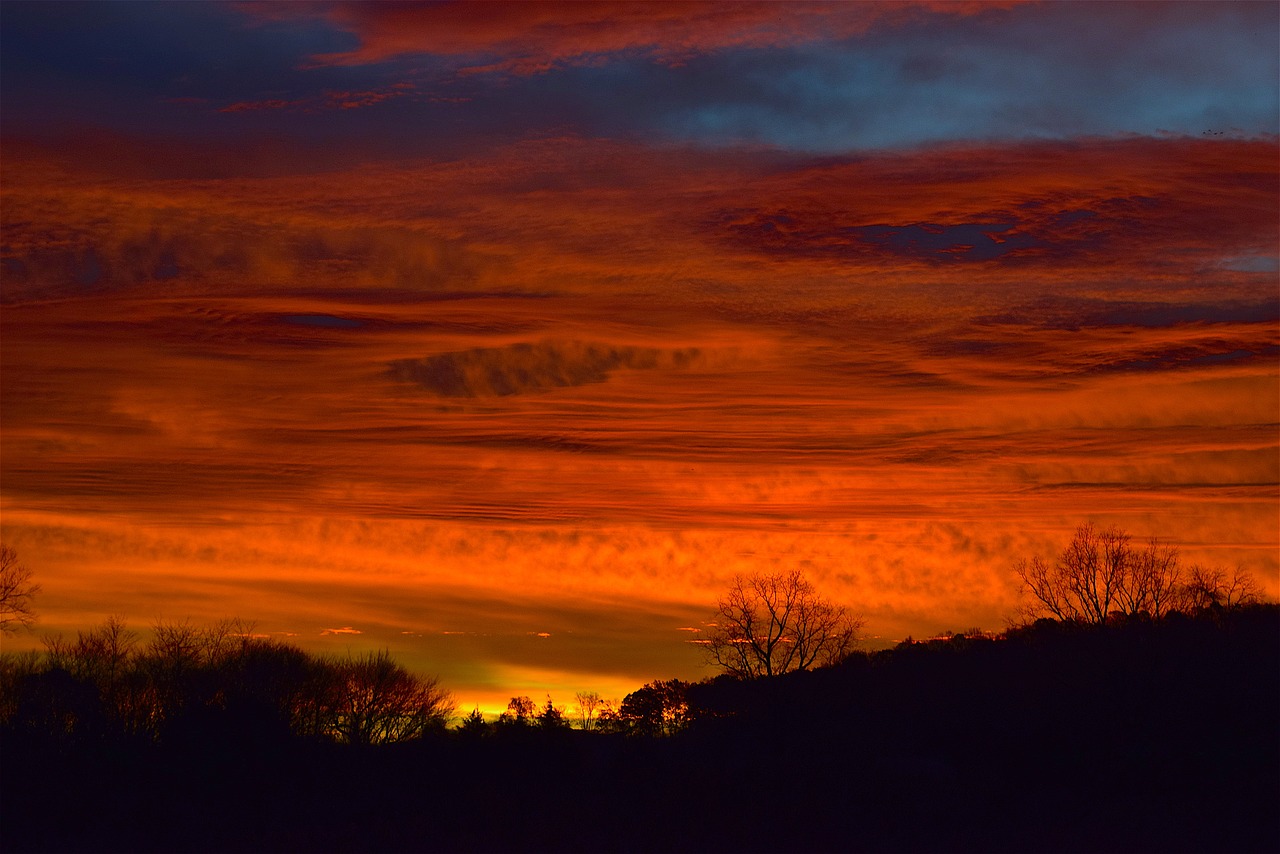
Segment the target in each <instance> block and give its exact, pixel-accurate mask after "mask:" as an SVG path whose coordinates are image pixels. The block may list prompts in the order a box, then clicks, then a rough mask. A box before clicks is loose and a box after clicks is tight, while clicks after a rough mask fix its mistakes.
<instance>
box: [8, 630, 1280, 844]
mask: <svg viewBox="0 0 1280 854" xmlns="http://www.w3.org/2000/svg"><path fill="white" fill-rule="evenodd" d="M46 681H47V680H46ZM64 689H65V690H66V691H72V692H73V691H74V690H75V688H74V685H73V684H71V683H68V684H67V685H65V686H64ZM687 699H688V717H689V722H688V723H687V725H685V726H683V727H682V728H680V729H679V731H677V732H675V733H673V734H666V735H661V734H659V735H655V734H652V733H645V732H643V731H641V730H639V729H635V728H633V729H632V730H630V731H624V730H618V731H615V732H611V733H594V732H581V731H578V730H570V729H567V728H563V727H544V726H537V725H532V724H531V725H528V726H506V727H489V728H485V729H482V730H473V731H468V732H459V731H457V730H449V731H440V732H435V733H431V734H428V735H426V736H425V737H423V738H422V739H420V740H415V741H411V742H407V743H401V744H395V745H382V746H372V747H370V746H366V747H357V746H352V745H341V744H333V743H323V742H318V741H315V740H313V739H306V738H300V737H297V736H295V735H291V734H290V733H289V731H288V730H287V729H284V728H281V727H280V726H278V722H273V721H272V719H271V718H270V716H269V715H265V714H263V713H260V710H259V711H258V712H255V711H254V710H253V709H252V708H251V707H239V708H232V707H227V708H203V709H200V710H196V711H193V712H192V713H190V714H189V715H187V716H186V717H185V718H183V719H182V720H180V721H175V722H174V723H173V724H172V725H171V726H169V727H168V728H167V729H166V730H165V732H164V734H163V737H162V738H160V739H141V738H136V737H133V738H130V737H125V736H122V735H112V734H111V733H110V732H108V731H105V730H104V731H98V732H94V731H81V732H73V730H75V727H73V726H70V725H69V726H68V727H65V728H64V729H63V730H62V731H50V724H49V720H50V719H49V717H48V714H46V715H45V717H44V718H41V719H40V720H41V721H43V723H41V725H40V726H42V727H44V728H45V731H41V729H40V727H37V726H35V725H34V724H33V723H32V721H33V720H34V718H32V717H31V716H30V715H27V717H26V718H24V717H23V716H22V715H20V714H19V715H17V716H16V717H14V718H12V719H11V720H10V722H9V723H8V724H7V725H6V727H5V729H4V731H3V774H0V780H2V781H3V782H2V783H0V785H2V786H3V792H2V795H3V797H2V800H0V804H2V809H3V816H2V821H3V824H2V825H0V840H2V841H3V848H4V850H5V851H164V852H169V851H272V852H274V851H281V852H284V851H325V852H330V851H507V850H512V851H517V850H518V851H526V850H527V851H592V852H594V851H735V852H740V851H984V852H985V851H1010V852H1024V851H1063V852H1075V851H1150V852H1174V851H1223V852H1243V851H1258V852H1274V851H1277V850H1280V817H1278V816H1277V806H1276V805H1277V804H1278V803H1280V727H1278V726H1277V724H1278V723H1280V720H1278V718H1280V714H1278V711H1280V609H1278V608H1277V607H1276V606H1274V605H1271V606H1258V607H1251V608H1242V609H1238V610H1235V611H1205V612H1203V613H1200V614H1198V615H1197V616H1195V617H1187V616H1184V615H1181V614H1174V615H1172V616H1171V617H1169V618H1167V619H1165V620H1162V621H1159V622H1152V621H1144V620H1131V621H1128V622H1125V623H1123V624H1119V625H1111V626H1104V627H1083V626H1072V625H1063V624H1053V623H1043V622H1042V623H1041V624H1037V625H1036V626H1034V627H1031V628H1028V629H1024V630H1021V631H1019V632H1015V633H1012V634H1011V636H1009V637H1008V638H1004V639H999V640H996V639H989V638H982V637H957V638H954V639H952V640H946V641H932V642H930V643H918V644H911V645H902V646H899V647H898V648H896V649H894V650H891V651H887V652H883V653H876V654H874V655H858V656H855V657H853V658H852V659H850V660H848V661H847V662H845V663H843V664H841V665H839V666H837V667H832V668H826V669H822V670H818V671H814V672H809V673H795V674H791V675H789V676H785V677H777V678H774V679H770V680H758V681H755V682H748V683H744V682H732V681H728V680H723V679H722V680H716V681H712V682H708V683H702V684H698V685H693V686H690V687H689V688H688V694H687ZM28 705H30V703H28ZM41 708H42V709H44V712H46V713H48V712H49V711H50V709H51V708H52V707H49V706H48V704H47V703H46V705H45V706H43V707H41ZM53 711H57V709H56V708H54V709H53ZM54 729H55V730H56V727H55V728H54Z"/></svg>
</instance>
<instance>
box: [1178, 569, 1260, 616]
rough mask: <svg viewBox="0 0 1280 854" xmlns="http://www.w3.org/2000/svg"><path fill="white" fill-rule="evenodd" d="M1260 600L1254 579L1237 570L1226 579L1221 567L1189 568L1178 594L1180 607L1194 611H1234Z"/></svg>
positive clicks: (1258, 588)
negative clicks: (1214, 609)
mask: <svg viewBox="0 0 1280 854" xmlns="http://www.w3.org/2000/svg"><path fill="white" fill-rule="evenodd" d="M1261 601H1262V589H1261V588H1260V587H1259V586H1258V582H1257V580H1256V579H1255V578H1254V577H1253V576H1252V575H1250V574H1249V573H1248V572H1245V571H1244V570H1243V569H1241V568H1240V567H1236V568H1235V570H1234V571H1233V572H1232V573H1231V575H1230V576H1229V577H1228V575H1227V571H1226V570H1225V569H1223V568H1222V567H1212V568H1210V567H1204V566H1199V565H1196V566H1193V567H1191V570H1190V578H1188V579H1187V583H1186V585H1185V586H1184V587H1183V591H1182V605H1183V606H1184V607H1185V608H1186V609H1187V610H1195V609H1198V608H1212V607H1215V606H1216V607H1220V608H1238V607H1241V606H1243V605H1253V604H1256V603H1258V602H1261Z"/></svg>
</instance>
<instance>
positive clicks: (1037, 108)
mask: <svg viewBox="0 0 1280 854" xmlns="http://www.w3.org/2000/svg"><path fill="white" fill-rule="evenodd" d="M285 8H287V7H285ZM355 44H356V42H355V37H354V36H353V35H352V34H350V33H345V32H343V31H341V30H340V29H337V28H335V27H334V26H333V25H331V24H328V23H325V22H323V21H322V20H320V19H319V18H316V17H311V16H307V15H305V14H303V13H302V12H299V13H298V14H297V15H296V16H294V17H292V18H288V17H282V18H280V19H277V20H272V19H271V17H270V16H263V15H258V16H256V17H254V18H250V17H248V16H246V15H245V14H244V13H243V12H242V11H240V10H238V9H237V7H235V6H228V5H221V4H201V3H106V4H102V3H98V4H37V3H5V4H4V5H3V27H0V47H2V48H3V51H2V53H0V62H2V63H3V74H2V75H0V85H2V86H3V90H2V91H3V97H4V103H5V132H6V134H7V135H12V134H15V133H16V134H39V133H40V132H41V131H49V130H51V129H57V128H67V127H72V126H77V125H90V126H95V127H100V128H108V129H111V130H113V131H116V132H119V133H122V134H156V135H164V134H170V135H176V136H179V137H181V136H187V137H200V138H210V137H213V138H219V139H225V140H232V141H236V140H241V141H245V142H246V144H248V142H249V141H258V140H261V139H262V138H264V137H274V138H293V139H298V140H303V141H305V144H307V145H311V146H314V147H324V148H329V149H339V148H343V147H350V149H351V150H352V151H355V152H361V154H360V155H357V156H364V155H368V154H374V155H381V156H406V155H417V154H439V153H442V152H443V153H449V152H450V151H466V150H472V149H473V148H474V146H475V145H476V144H478V143H483V142H485V141H500V140H509V139H513V138H520V137H523V136H528V135H538V134H543V135H545V134H562V133H572V134H582V135H589V136H611V137H624V138H640V139H658V140H666V141H683V142H694V143H700V144H707V145H727V144H741V143H758V144H765V145H770V146H778V147H782V148H788V149H795V150H802V151H809V152H814V151H833V152H834V151H847V150H855V149H866V148H893V147H900V146H913V145H919V144H922V143H930V142H937V141H946V140H956V139H977V140H984V139H996V138H1000V139H1008V138H1063V137H1069V136H1075V135H1082V134H1083V135H1114V134H1125V133H1137V134H1144V135H1145V134H1156V133H1161V132H1170V133H1176V134H1188V135H1202V134H1206V133H1209V134H1224V135H1257V134H1267V133H1276V132H1277V131H1280V106H1278V101H1280V96H1278V94H1277V89H1278V87H1277V78H1278V77H1280V61H1278V60H1277V55H1278V53H1280V48H1278V47H1277V44H1280V23H1278V22H1277V16H1276V15H1275V13H1274V7H1272V6H1270V5H1269V4H1263V3H1258V4H1231V3H1220V4H1204V3H1183V4H1170V5H1165V4H1148V3H1137V4H1106V5H1099V4H1074V3H1062V4H1048V5H1029V6H1026V7H1017V8H1014V9H1012V10H1009V11H1007V12H1006V11H999V10H994V11H992V12H991V13H989V14H982V15H977V16H973V17H969V18H965V17H957V16H952V15H946V16H938V17H934V18H930V17H917V18H914V19H912V22H910V23H907V24H894V25H883V26H880V27H877V28H874V29H873V30H872V31H871V32H869V33H867V34H865V35H863V36H859V37H856V38H852V39H848V40H845V41H832V40H830V39H826V38H824V37H823V36H822V35H821V34H817V35H816V36H815V38H814V39H813V40H811V41H808V42H804V43H799V44H791V45H787V46H780V47H772V48H769V47H752V48H725V49H721V50H717V51H714V52H709V53H704V54H701V55H694V56H690V57H688V58H687V60H686V61H685V62H684V63H683V64H681V65H676V66H673V65H669V64H663V63H662V62H660V61H657V60H655V59H654V58H653V56H651V55H649V54H642V53H636V52H625V53H620V54H601V55H599V56H595V57H586V58H584V60H583V61H582V62H581V63H578V64H568V65H559V66H554V67H552V68H551V69H550V70H548V71H546V72H545V73H539V74H532V75H524V76H522V75H519V74H513V73H510V71H509V70H495V71H490V72H487V73H472V74H460V73H458V72H459V71H461V69H462V68H463V67H464V66H467V65H474V64H475V63H476V62H477V59H478V58H477V57H465V58H458V57H447V56H432V55H429V54H416V55H405V56H399V57H397V58H395V59H394V60H391V61H388V62H384V63H379V64H374V65H348V66H323V67H322V66H316V65H315V64H314V63H313V62H312V57H314V56H316V55H318V54H326V53H340V52H342V51H347V50H350V49H352V48H353V47H354V46H355ZM487 58H488V59H494V60H495V61H498V60H501V57H496V56H495V57H487ZM479 59H485V58H483V57H482V58H479ZM587 60H590V61H587ZM406 81H407V82H409V83H412V84H413V85H414V86H415V89H414V90H413V93H412V95H406V96H404V97H397V98H394V99H389V100H386V101H384V102H380V103H377V104H374V105H371V106H368V107H366V108H362V109H357V110H345V111H344V110H337V109H329V108H327V107H326V104H325V103H324V99H325V98H326V94H325V93H328V92H335V91H366V90H374V89H378V88H379V87H387V86H391V85H394V84H395V83H397V82H406ZM242 103H262V104H266V103H272V104H276V105H277V108H275V109H261V110H244V111H241V112H235V113H226V112H219V110H220V109H224V108H226V107H227V106H229V105H234V104H242ZM308 105H309V107H308Z"/></svg>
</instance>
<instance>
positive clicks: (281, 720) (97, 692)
mask: <svg viewBox="0 0 1280 854" xmlns="http://www.w3.org/2000/svg"><path fill="white" fill-rule="evenodd" d="M252 628H253V627H252V626H249V625H246V624H244V623H241V622H239V621H236V620H227V621H223V622H221V623H218V624H217V625H215V626H211V627H197V626H193V625H191V624H189V623H161V624H158V625H156V626H155V627H154V631H153V633H152V637H151V639H150V640H149V641H147V642H146V643H141V642H140V641H139V637H138V634H137V633H136V632H134V631H132V630H131V629H129V628H128V627H127V626H126V625H125V624H124V623H123V622H122V621H121V620H118V619H108V620H107V621H106V622H105V623H103V625H101V626H100V627H97V628H95V629H91V630H89V631H84V632H80V633H78V634H77V636H76V638H75V639H74V640H69V639H65V638H63V637H61V636H58V637H51V638H47V639H46V641H45V646H46V651H45V652H44V654H40V653H29V654H26V655H20V656H12V655H6V656H3V657H0V726H3V728H4V732H5V733H6V734H7V735H10V736H12V737H16V738H21V739H24V740H26V741H29V742H47V743H50V744H57V745H75V744H80V743H85V742H93V741H103V740H112V739H114V740H127V741H132V742H139V741H150V742H165V741H170V740H174V739H183V738H189V737H190V738H204V737H208V736H209V735H210V734H211V733H212V732H214V731H219V732H220V734H222V735H223V736H226V737H237V736H239V737H244V738H246V739H250V740H254V741H260V740H261V739H263V738H287V737H290V736H297V737H305V738H312V739H322V740H329V741H334V742H342V743H347V744H377V743H384V742H396V741H404V740H408V739H413V738H421V737H423V736H424V735H426V734H428V733H431V732H437V731H441V730H443V729H444V728H445V726H446V725H447V724H448V722H449V720H450V718H451V717H452V715H453V711H454V704H453V699H452V696H451V695H450V693H449V692H448V691H446V690H445V689H444V688H442V687H441V686H440V684H439V682H438V681H437V680H436V679H434V678H428V677H423V676H419V675H416V674H413V673H411V672H409V671H408V670H406V669H405V668H404V667H402V666H401V665H399V664H397V663H396V662H395V661H394V660H393V659H392V658H391V656H390V654H389V653H387V652H373V653H366V654H363V655H359V656H348V657H346V658H327V657H317V656H312V655H309V654H307V653H306V652H304V651H303V650H301V649H299V648H298V647H296V646H293V645H291V644H288V643H285V642H282V641H279V640H273V639H270V638H264V637H260V636H256V635H254V633H253V630H252Z"/></svg>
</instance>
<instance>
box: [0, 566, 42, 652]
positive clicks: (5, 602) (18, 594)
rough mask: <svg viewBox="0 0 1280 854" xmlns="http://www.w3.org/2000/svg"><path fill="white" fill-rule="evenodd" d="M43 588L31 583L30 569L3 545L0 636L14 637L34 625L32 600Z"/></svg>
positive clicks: (34, 613) (34, 616) (0, 575)
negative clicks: (26, 627)
mask: <svg viewBox="0 0 1280 854" xmlns="http://www.w3.org/2000/svg"><path fill="white" fill-rule="evenodd" d="M39 592H40V585H39V584H33V583H32V581H31V570H30V569H27V567H26V566H24V565H23V564H22V562H21V561H19V560H18V553H17V552H16V551H14V550H13V549H11V548H9V547H8V546H6V545H0V633H3V634H14V633H16V632H17V631H18V629H19V628H22V627H25V626H29V625H31V624H32V623H34V622H35V619H36V612H35V610H34V609H33V608H32V607H31V600H32V599H33V598H34V597H35V595H36V594H37V593H39Z"/></svg>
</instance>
